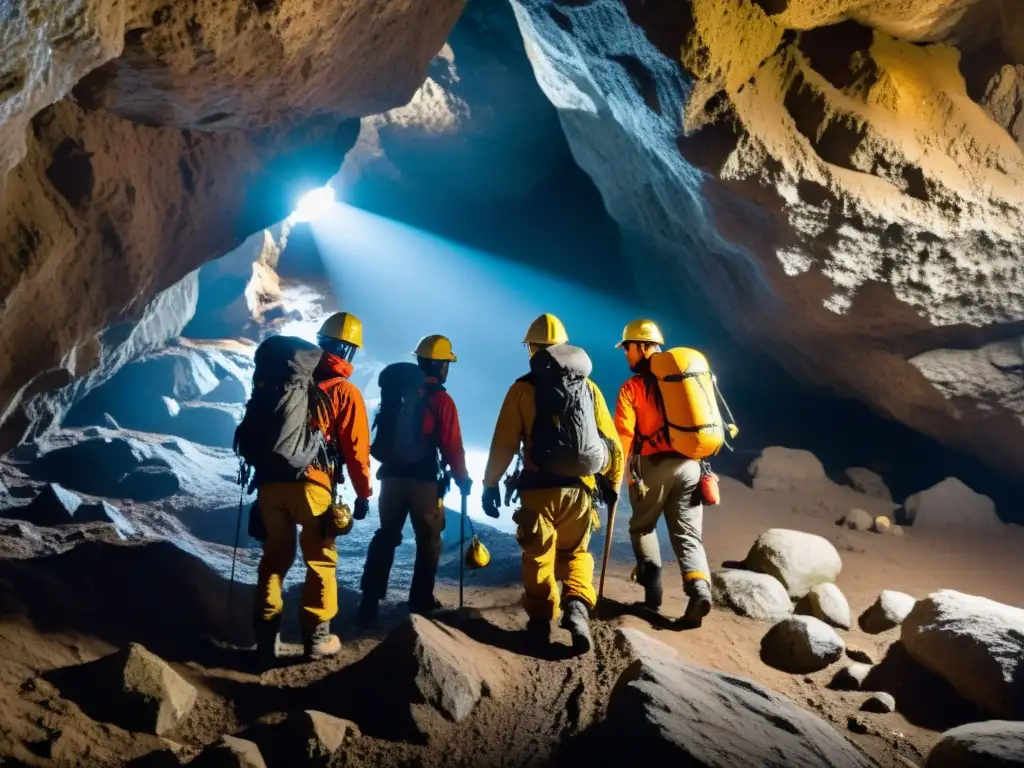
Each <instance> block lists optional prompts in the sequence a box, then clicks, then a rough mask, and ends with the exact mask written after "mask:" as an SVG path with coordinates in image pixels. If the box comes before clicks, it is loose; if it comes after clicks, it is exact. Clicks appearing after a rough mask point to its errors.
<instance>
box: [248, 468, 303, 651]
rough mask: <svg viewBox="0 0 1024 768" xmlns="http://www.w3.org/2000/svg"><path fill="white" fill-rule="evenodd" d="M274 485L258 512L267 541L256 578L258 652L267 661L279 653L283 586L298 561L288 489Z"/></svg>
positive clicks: (267, 488)
mask: <svg viewBox="0 0 1024 768" xmlns="http://www.w3.org/2000/svg"><path fill="white" fill-rule="evenodd" d="M290 485H295V484H294V483H274V484H272V485H265V486H263V487H262V488H260V489H259V493H258V498H257V509H258V510H259V513H260V515H261V516H262V519H263V525H264V528H265V529H266V537H265V538H264V541H263V555H262V556H261V557H260V564H259V568H258V570H257V577H256V603H255V606H254V607H255V615H254V616H253V619H254V627H255V630H256V648H257V650H258V651H259V653H260V654H261V655H263V656H266V657H268V658H269V657H274V656H276V655H277V652H278V645H279V637H280V626H281V613H282V611H283V610H284V595H283V593H282V585H283V583H284V578H285V576H286V575H287V574H288V569H289V568H291V566H292V563H293V562H294V561H295V538H296V537H295V518H294V517H293V516H292V512H291V510H290V509H289V507H288V501H289V499H290V495H289V492H288V486H290Z"/></svg>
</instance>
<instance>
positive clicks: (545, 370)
mask: <svg viewBox="0 0 1024 768" xmlns="http://www.w3.org/2000/svg"><path fill="white" fill-rule="evenodd" d="M592 368H593V366H592V364H591V362H590V357H589V356H588V355H587V353H586V352H584V351H583V350H582V349H580V348H579V347H574V346H570V345H569V344H555V345H553V346H550V347H545V348H544V349H541V350H538V351H537V352H536V353H534V355H533V357H532V358H530V375H529V377H528V380H529V381H530V382H531V383H532V384H533V385H534V387H535V389H536V410H537V415H536V418H535V419H534V422H533V430H532V432H531V449H530V458H531V459H532V460H533V463H534V464H536V465H537V468H538V469H539V470H540V471H541V472H545V473H547V474H550V475H557V476H559V477H585V476H587V475H594V474H597V473H598V472H600V471H601V470H602V469H604V467H605V465H606V464H607V463H608V450H609V449H608V443H607V442H606V440H605V439H604V437H603V436H602V435H601V432H600V430H599V429H598V428H597V418H596V416H595V414H594V393H593V392H592V391H591V389H590V385H589V383H588V382H587V377H588V376H589V375H590V371H591V370H592Z"/></svg>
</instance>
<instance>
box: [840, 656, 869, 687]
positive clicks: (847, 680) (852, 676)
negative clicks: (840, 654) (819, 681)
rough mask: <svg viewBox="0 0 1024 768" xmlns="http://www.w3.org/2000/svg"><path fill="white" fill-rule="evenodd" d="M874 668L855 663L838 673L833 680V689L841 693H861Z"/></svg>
mask: <svg viewBox="0 0 1024 768" xmlns="http://www.w3.org/2000/svg"><path fill="white" fill-rule="evenodd" d="M872 669H874V666H872V665H871V664H862V663H860V662H857V661H854V662H851V663H849V664H847V665H846V666H845V667H843V668H842V669H840V670H839V671H838V672H836V674H835V677H833V678H832V682H831V687H832V688H835V689H837V690H840V691H859V690H860V688H861V686H862V685H864V681H865V680H867V679H868V675H869V674H871V670H872Z"/></svg>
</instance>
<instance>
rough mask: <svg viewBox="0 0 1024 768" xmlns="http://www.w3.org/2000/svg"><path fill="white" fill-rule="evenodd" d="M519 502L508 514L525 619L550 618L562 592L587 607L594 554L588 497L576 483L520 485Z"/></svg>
mask: <svg viewBox="0 0 1024 768" xmlns="http://www.w3.org/2000/svg"><path fill="white" fill-rule="evenodd" d="M519 498H520V501H521V506H520V508H519V509H518V510H517V511H516V512H515V514H514V515H513V516H512V520H513V521H514V522H515V523H516V540H517V541H518V542H519V546H520V547H522V550H523V555H522V567H523V571H522V572H523V608H524V609H525V610H526V614H527V615H528V616H529V617H530V618H531V619H538V620H548V621H550V620H553V619H555V618H557V617H558V615H559V611H560V605H559V603H560V599H559V593H558V582H562V584H563V593H562V597H563V598H570V597H572V598H578V599H579V600H582V601H583V602H584V603H586V605H587V607H588V608H590V609H593V607H594V605H595V604H596V603H597V592H596V591H595V590H594V557H593V555H591V554H590V551H589V547H590V533H591V530H592V527H593V522H594V500H593V496H592V494H591V493H590V491H589V490H587V489H586V488H582V487H571V488H543V489H537V490H522V491H520V493H519Z"/></svg>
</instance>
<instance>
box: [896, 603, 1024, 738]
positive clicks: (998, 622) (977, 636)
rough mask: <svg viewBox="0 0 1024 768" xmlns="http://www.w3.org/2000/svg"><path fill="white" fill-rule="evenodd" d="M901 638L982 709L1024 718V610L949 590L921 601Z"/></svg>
mask: <svg viewBox="0 0 1024 768" xmlns="http://www.w3.org/2000/svg"><path fill="white" fill-rule="evenodd" d="M900 639H901V640H902V642H903V645H904V646H905V647H906V649H907V652H908V653H909V654H910V656H911V657H912V658H913V659H914V660H915V661H917V662H918V663H919V664H921V665H922V666H923V667H925V668H927V669H929V670H931V671H932V672H934V673H935V674H936V675H938V676H939V677H942V678H944V679H945V680H946V681H947V682H949V683H950V684H951V685H952V686H953V688H955V689H956V690H957V692H958V693H959V694H960V695H961V696H963V697H964V698H965V699H967V700H968V701H970V702H971V703H972V704H974V705H975V706H976V707H978V708H979V709H980V710H982V711H984V712H987V713H989V714H991V715H992V716H994V717H1001V718H1006V719H1022V718H1024V609H1020V608H1014V607H1012V606H1009V605H1003V604H1002V603H997V602H995V601H994V600H989V599H988V598H984V597H975V596H974V595H965V594H963V593H962V592H955V591H953V590H948V589H945V590H941V591H939V592H935V593H933V594H931V595H929V596H928V597H926V598H924V599H923V600H918V601H917V603H916V604H915V605H914V608H913V610H912V611H910V614H909V615H908V616H907V617H906V619H904V621H903V626H902V629H901V633H900Z"/></svg>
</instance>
